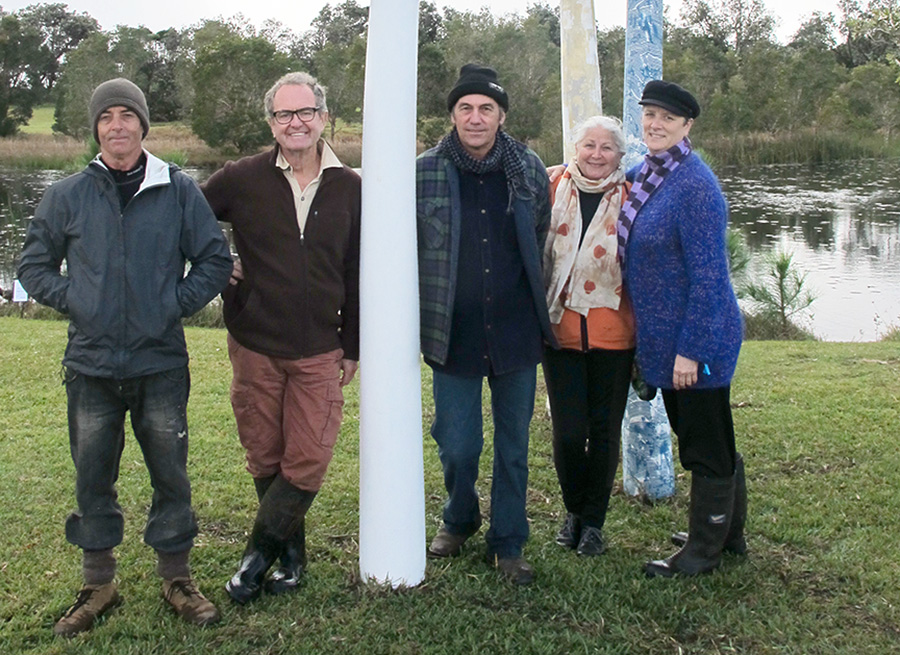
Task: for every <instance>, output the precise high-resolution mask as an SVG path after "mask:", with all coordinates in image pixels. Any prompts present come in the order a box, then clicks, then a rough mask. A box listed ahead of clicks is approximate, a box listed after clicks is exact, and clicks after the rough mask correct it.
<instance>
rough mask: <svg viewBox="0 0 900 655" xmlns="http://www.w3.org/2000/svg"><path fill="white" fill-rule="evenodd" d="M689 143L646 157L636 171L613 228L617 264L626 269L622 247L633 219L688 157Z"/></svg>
mask: <svg viewBox="0 0 900 655" xmlns="http://www.w3.org/2000/svg"><path fill="white" fill-rule="evenodd" d="M691 150H692V147H691V141H690V139H688V138H687V137H684V139H682V140H681V141H679V142H678V143H676V144H675V145H674V146H672V147H671V148H669V149H668V150H666V151H665V152H663V153H660V154H658V155H649V154H648V155H646V156H645V157H644V163H643V164H641V170H640V171H638V174H637V177H636V178H635V179H634V184H633V185H632V186H631V192H630V193H629V194H628V199H627V200H626V201H625V202H624V203H623V204H622V211H621V212H620V213H619V222H618V225H617V226H616V236H617V239H618V245H619V247H618V255H619V263H620V264H621V266H622V268H623V270H624V268H625V244H626V243H628V233H629V232H631V226H632V225H634V219H635V217H636V216H637V213H638V212H639V211H641V207H643V206H644V205H645V204H647V199H648V198H650V196H652V195H653V192H654V191H656V190H657V189H658V188H659V187H660V185H662V183H663V182H664V181H665V179H666V177H668V176H669V174H670V173H671V172H672V171H674V170H675V169H676V168H678V166H679V164H681V162H682V161H684V158H685V157H687V156H688V155H689V154H691Z"/></svg>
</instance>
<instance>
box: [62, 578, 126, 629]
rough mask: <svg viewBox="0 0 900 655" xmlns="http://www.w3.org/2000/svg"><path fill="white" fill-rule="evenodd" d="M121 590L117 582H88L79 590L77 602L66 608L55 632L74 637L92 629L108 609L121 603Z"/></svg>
mask: <svg viewBox="0 0 900 655" xmlns="http://www.w3.org/2000/svg"><path fill="white" fill-rule="evenodd" d="M120 601H121V599H120V598H119V590H118V587H117V586H116V583H115V582H107V583H106V584H101V585H91V584H86V585H84V586H83V587H82V588H81V591H79V592H78V596H77V598H76V599H75V604H74V605H72V607H70V608H69V609H67V610H66V613H65V614H63V615H62V618H61V619H60V620H59V621H57V622H56V625H54V626H53V633H54V634H55V635H57V636H59V637H74V636H75V635H77V634H79V633H81V632H85V631H87V630H90V629H91V627H93V625H94V621H96V620H97V619H98V618H99V617H101V616H103V613H104V612H106V610H108V609H110V608H112V607H115V606H116V605H118V604H119V602H120Z"/></svg>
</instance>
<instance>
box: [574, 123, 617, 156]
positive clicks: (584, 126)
mask: <svg viewBox="0 0 900 655" xmlns="http://www.w3.org/2000/svg"><path fill="white" fill-rule="evenodd" d="M597 127H601V128H603V129H604V130H606V131H607V132H609V133H610V135H611V136H612V139H613V142H614V143H615V144H616V148H618V150H619V153H620V154H623V155H624V154H625V132H624V131H623V130H622V121H620V120H619V119H618V118H615V117H613V116H591V117H589V118H586V119H584V120H583V121H582V122H581V123H579V124H578V126H577V127H576V128H575V131H574V132H573V133H572V136H573V141H574V143H575V145H576V146H577V145H578V144H579V143H581V142H582V141H583V140H584V137H585V136H586V135H587V133H588V132H590V131H591V130H593V129H594V128H597Z"/></svg>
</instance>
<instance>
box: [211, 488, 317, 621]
mask: <svg viewBox="0 0 900 655" xmlns="http://www.w3.org/2000/svg"><path fill="white" fill-rule="evenodd" d="M315 497H316V492H315V491H306V490H304V489H298V488H297V487H295V486H293V485H292V484H291V483H290V482H288V481H287V480H285V479H284V478H283V477H281V476H280V475H279V476H277V477H276V478H275V480H273V481H272V484H271V486H270V487H269V489H268V491H266V494H265V496H263V499H262V502H261V503H260V504H259V511H258V512H257V513H256V521H255V522H254V524H253V532H252V533H251V534H250V539H249V541H248V543H247V548H246V549H245V550H244V555H243V557H242V558H241V565H240V568H239V569H238V570H237V572H236V573H235V574H234V575H233V576H232V578H231V580H229V581H228V582H227V583H226V584H225V591H227V592H228V595H229V596H231V598H232V600H234V601H235V602H236V603H239V604H241V605H245V604H247V603H249V602H250V601H252V600H254V599H255V598H258V597H259V594H260V592H261V591H262V588H263V583H264V582H265V578H266V573H267V572H268V570H269V569H270V568H271V567H272V564H274V563H275V560H276V559H278V557H279V556H280V555H281V554H282V552H283V550H284V547H285V543H286V542H287V541H288V539H289V538H290V537H291V536H292V535H294V534H295V533H296V531H297V529H298V527H299V525H300V523H301V521H303V519H304V517H305V516H306V511H307V510H308V509H309V506H310V505H311V504H312V501H313V499H314V498H315Z"/></svg>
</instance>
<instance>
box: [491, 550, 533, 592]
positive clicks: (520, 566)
mask: <svg viewBox="0 0 900 655" xmlns="http://www.w3.org/2000/svg"><path fill="white" fill-rule="evenodd" d="M488 563H489V564H490V565H491V566H493V567H494V568H495V569H497V570H498V571H500V574H501V575H502V576H503V577H504V578H506V579H507V580H509V581H510V582H512V583H513V584H514V585H527V584H531V583H532V582H533V581H534V569H533V568H532V567H531V564H529V563H528V562H526V561H525V558H524V557H522V556H521V555H520V556H518V557H498V556H497V555H488Z"/></svg>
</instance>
